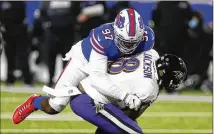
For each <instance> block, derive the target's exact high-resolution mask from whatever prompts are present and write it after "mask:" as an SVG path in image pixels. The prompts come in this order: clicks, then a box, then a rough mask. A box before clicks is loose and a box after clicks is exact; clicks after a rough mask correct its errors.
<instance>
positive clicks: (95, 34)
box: [90, 27, 109, 56]
mask: <svg viewBox="0 0 214 134" xmlns="http://www.w3.org/2000/svg"><path fill="white" fill-rule="evenodd" d="M90 44H91V46H92V49H93V50H95V51H96V52H97V53H99V54H101V55H104V56H106V55H107V49H108V46H109V42H108V40H106V39H105V38H104V35H103V33H102V28H100V27H98V28H95V29H92V31H91V34H90Z"/></svg>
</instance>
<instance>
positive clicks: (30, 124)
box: [1, 117, 212, 129]
mask: <svg viewBox="0 0 214 134" xmlns="http://www.w3.org/2000/svg"><path fill="white" fill-rule="evenodd" d="M138 124H139V125H140V126H141V127H142V128H144V129H212V117H207V118H204V117H197V118H194V117H190V118H187V117H155V118H151V117H142V118H140V119H139V120H138ZM26 126H27V127H26ZM1 128H4V129H9V128H13V129H15V128H20V129H21V128H28V129H35V128H40V129H46V128H49V129H51V128H52V129H83V128H84V129H94V128H96V127H94V126H93V125H91V124H89V123H88V122H85V121H31V120H25V121H24V122H22V123H21V124H18V125H14V124H12V122H11V120H9V119H3V120H1Z"/></svg>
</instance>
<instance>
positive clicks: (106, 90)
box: [89, 50, 127, 100]
mask: <svg viewBox="0 0 214 134" xmlns="http://www.w3.org/2000/svg"><path fill="white" fill-rule="evenodd" d="M107 62H108V59H107V57H106V56H103V55H100V54H98V53H96V52H95V51H93V50H92V52H91V56H90V62H89V66H90V81H91V85H92V86H93V87H94V88H96V89H97V90H98V91H99V92H100V93H102V94H103V95H106V96H110V97H112V98H115V99H118V100H123V98H124V97H125V95H126V94H127V92H126V91H124V90H122V89H121V88H119V87H118V86H116V85H114V83H113V82H112V81H111V79H110V78H109V75H108V74H107Z"/></svg>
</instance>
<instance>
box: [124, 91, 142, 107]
mask: <svg viewBox="0 0 214 134" xmlns="http://www.w3.org/2000/svg"><path fill="white" fill-rule="evenodd" d="M124 102H125V104H126V105H127V106H128V107H129V108H130V109H134V110H136V111H137V110H138V109H139V108H140V106H141V104H142V102H141V100H140V99H139V98H138V97H137V96H136V95H132V94H127V96H126V97H125V98H124Z"/></svg>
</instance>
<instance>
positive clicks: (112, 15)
mask: <svg viewBox="0 0 214 134" xmlns="http://www.w3.org/2000/svg"><path fill="white" fill-rule="evenodd" d="M129 7H130V5H129V1H118V2H117V3H116V4H115V5H114V6H113V7H111V8H110V9H109V11H108V20H109V22H113V21H114V19H115V16H117V14H118V13H119V12H120V11H121V10H123V9H125V8H129Z"/></svg>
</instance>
